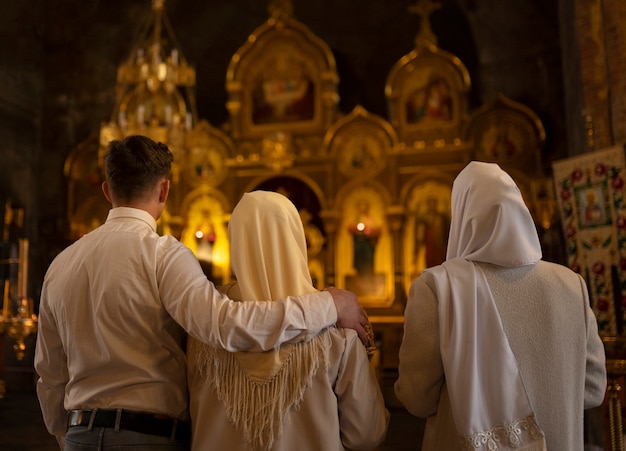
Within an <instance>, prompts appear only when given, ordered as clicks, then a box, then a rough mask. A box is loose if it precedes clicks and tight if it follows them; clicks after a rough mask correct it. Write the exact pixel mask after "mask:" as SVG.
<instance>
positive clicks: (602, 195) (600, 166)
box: [552, 146, 626, 335]
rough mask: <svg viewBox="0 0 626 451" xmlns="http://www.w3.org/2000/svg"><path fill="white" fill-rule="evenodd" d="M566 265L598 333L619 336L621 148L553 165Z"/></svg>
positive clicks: (623, 273) (625, 255)
mask: <svg viewBox="0 0 626 451" xmlns="http://www.w3.org/2000/svg"><path fill="white" fill-rule="evenodd" d="M552 167H553V170H554V183H555V189H556V194H557V199H558V205H559V210H560V213H561V219H562V224H563V232H564V237H565V243H566V247H567V249H566V251H567V259H568V265H569V267H570V268H571V269H572V270H574V271H576V272H578V273H579V274H580V275H582V276H583V278H584V279H585V281H586V282H587V285H588V289H589V300H590V302H591V307H592V309H593V311H594V313H595V315H596V318H597V319H598V329H599V332H600V334H602V335H621V333H622V331H623V325H624V312H625V311H626V203H625V201H624V195H625V191H626V190H625V187H624V177H625V175H624V172H625V167H626V162H625V157H624V148H623V147H621V146H617V147H611V148H607V149H603V150H598V151H595V152H591V153H587V154H584V155H581V156H576V157H572V158H567V159H565V160H560V161H556V162H554V163H553V164H552Z"/></svg>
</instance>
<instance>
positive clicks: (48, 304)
mask: <svg viewBox="0 0 626 451" xmlns="http://www.w3.org/2000/svg"><path fill="white" fill-rule="evenodd" d="M172 161H173V157H172V154H171V152H170V151H169V149H168V148H167V146H165V145H163V144H161V143H155V142H154V141H152V140H151V139H149V138H147V137H144V136H130V137H127V138H125V139H124V140H122V141H112V142H111V143H110V144H109V147H108V151H107V155H106V157H105V172H106V181H105V182H104V183H103V185H102V188H103V191H104V195H105V196H106V198H107V199H108V200H109V202H111V205H112V209H111V211H110V212H109V215H108V217H107V220H106V222H105V223H104V224H103V225H102V226H100V227H99V228H97V229H96V230H94V231H93V232H91V233H89V234H87V235H85V236H84V237H82V238H81V239H80V240H78V241H77V242H75V243H74V244H72V245H71V246H69V247H68V248H67V249H65V250H64V251H63V252H61V253H60V254H59V255H58V256H57V257H56V258H55V260H54V261H53V262H52V264H51V265H50V267H49V269H48V271H47V273H46V276H45V279H44V283H43V288H42V293H41V302H40V310H39V333H38V336H37V346H36V352H35V369H36V371H37V373H38V375H39V380H38V383H37V394H38V396H39V400H40V404H41V408H42V412H43V417H44V421H45V423H46V427H47V428H48V430H49V432H50V433H51V434H53V435H55V436H56V438H57V440H58V442H59V444H60V446H61V447H64V449H65V450H66V451H68V450H77V449H81V450H85V449H106V448H109V447H115V449H118V450H120V449H125V448H123V447H124V446H128V447H132V449H133V450H135V451H140V450H155V449H168V450H172V449H180V450H183V449H188V447H189V431H190V428H189V423H188V419H189V414H188V394H187V385H186V381H185V380H186V370H185V363H186V362H185V354H184V346H183V344H184V340H185V337H186V333H185V332H187V333H189V335H191V336H192V337H194V338H196V339H198V340H200V341H202V342H204V343H206V344H209V345H211V346H214V347H218V348H224V349H227V350H229V351H242V350H252V351H259V350H268V349H271V348H272V347H274V346H276V345H278V344H280V343H282V342H287V341H300V340H307V339H309V338H311V337H312V336H314V335H315V334H316V333H317V332H318V331H319V330H321V329H323V328H325V327H327V326H330V325H332V324H333V323H335V322H337V324H338V325H340V326H343V327H350V328H353V329H355V330H357V332H358V334H359V337H360V338H361V339H362V340H365V339H367V332H366V331H365V329H364V326H365V325H366V324H367V318H366V316H365V314H364V312H363V311H362V309H361V307H360V306H359V305H358V302H357V301H356V296H354V295H353V294H352V293H349V292H346V291H343V290H338V289H329V290H328V291H327V292H325V293H319V294H315V295H310V296H300V297H291V298H286V299H284V300H282V301H280V302H259V303H256V302H234V301H231V300H230V299H228V298H227V297H226V296H223V295H221V294H219V293H218V292H217V290H216V289H215V286H214V285H213V284H212V283H211V282H209V281H208V279H207V278H206V276H205V275H204V273H203V271H202V269H201V267H200V264H199V263H198V260H197V259H196V257H195V256H194V255H193V253H192V252H191V251H190V250H189V249H188V248H186V247H185V246H183V245H182V244H181V243H180V242H179V241H178V240H176V239H174V238H173V237H171V236H159V235H158V234H157V233H156V220H157V219H158V218H159V217H160V215H161V213H162V212H163V209H164V207H165V202H166V200H167V197H168V193H169V189H170V181H169V180H168V176H169V172H170V168H171V163H172ZM332 301H334V303H333V302H332ZM252 325H254V327H252ZM66 431H67V432H66Z"/></svg>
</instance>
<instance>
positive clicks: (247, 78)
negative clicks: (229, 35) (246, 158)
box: [226, 2, 339, 139]
mask: <svg viewBox="0 0 626 451" xmlns="http://www.w3.org/2000/svg"><path fill="white" fill-rule="evenodd" d="M287 5H288V3H280V2H279V3H276V2H274V3H273V8H274V10H273V12H272V13H271V15H272V16H271V17H270V18H268V20H267V21H266V22H265V23H263V24H262V25H260V26H259V27H257V28H256V29H255V30H254V31H253V32H252V33H251V34H250V35H249V36H248V39H246V41H245V43H244V44H243V45H242V46H241V47H240V48H239V49H238V50H237V52H236V53H235V54H234V55H233V56H232V58H231V61H230V64H229V66H228V70H227V72H226V89H227V91H228V101H227V102H226V108H227V109H228V111H229V114H230V130H232V133H233V135H235V136H237V138H239V139H263V138H264V137H265V136H267V134H268V133H271V132H274V131H277V130H280V131H283V132H287V133H293V134H294V135H295V134H302V133H304V134H319V135H322V134H323V133H324V132H325V131H326V129H327V128H328V126H329V125H330V124H332V123H333V121H334V120H335V118H336V116H337V114H338V103H339V96H338V95H337V92H338V89H337V87H338V82H339V77H338V75H337V68H336V63H335V58H334V55H333V52H332V50H331V49H330V47H329V46H328V45H327V44H326V43H325V42H324V41H323V40H322V39H320V38H319V37H318V36H316V35H315V34H314V33H313V32H312V31H311V30H310V29H309V28H308V27H307V26H306V25H305V24H303V23H302V22H299V21H298V20H296V19H295V18H294V17H293V14H292V13H293V11H292V8H291V6H289V7H286V6H287Z"/></svg>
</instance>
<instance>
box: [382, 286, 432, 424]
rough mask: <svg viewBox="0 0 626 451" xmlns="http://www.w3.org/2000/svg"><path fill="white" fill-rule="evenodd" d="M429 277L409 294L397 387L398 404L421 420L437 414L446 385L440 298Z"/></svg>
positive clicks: (413, 287)
mask: <svg viewBox="0 0 626 451" xmlns="http://www.w3.org/2000/svg"><path fill="white" fill-rule="evenodd" d="M426 277H428V275H427V274H424V275H422V276H420V277H419V278H417V279H416V280H415V281H414V282H413V284H412V285H411V289H410V290H409V297H408V299H407V304H406V307H405V311H404V336H403V338H402V343H401V345H400V351H399V355H398V357H399V364H398V380H397V381H396V383H395V385H394V392H395V394H396V396H397V398H398V400H399V401H400V402H401V403H402V404H403V405H404V407H405V408H406V409H407V410H408V411H409V412H410V413H411V414H413V415H415V416H417V417H421V418H426V417H429V416H431V415H433V414H435V413H436V412H437V406H438V405H439V396H440V392H441V387H442V385H443V383H444V372H443V363H442V361H441V353H440V350H439V314H438V304H437V298H436V296H435V293H434V292H433V290H432V289H431V288H430V287H429V286H428V284H427V283H426V281H425V278H426Z"/></svg>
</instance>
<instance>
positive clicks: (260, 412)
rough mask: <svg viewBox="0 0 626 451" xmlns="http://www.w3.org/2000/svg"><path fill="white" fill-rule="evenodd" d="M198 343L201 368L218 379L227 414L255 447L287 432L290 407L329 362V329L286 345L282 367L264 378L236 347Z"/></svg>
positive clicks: (215, 385) (213, 381)
mask: <svg viewBox="0 0 626 451" xmlns="http://www.w3.org/2000/svg"><path fill="white" fill-rule="evenodd" d="M196 346H200V349H197V351H198V370H199V372H200V374H202V375H203V376H204V377H206V379H207V382H209V383H211V384H212V385H213V388H214V390H215V392H216V395H217V398H218V399H219V400H220V401H221V402H222V403H223V404H224V405H225V407H226V412H227V415H228V418H229V419H230V421H231V422H232V423H233V424H234V425H235V427H236V428H237V429H238V430H240V431H242V432H243V437H244V440H245V441H246V442H247V443H249V444H250V445H251V446H252V448H253V449H254V450H269V449H270V448H271V447H272V445H273V443H274V441H275V440H276V438H277V437H278V436H279V435H280V434H281V432H282V429H283V422H284V420H285V417H286V415H287V412H288V411H289V410H290V409H291V408H292V407H293V408H296V409H297V408H298V407H299V406H300V402H301V401H302V398H303V397H304V392H305V390H306V389H307V388H308V387H310V386H311V384H312V382H313V376H314V375H315V373H316V372H317V370H318V369H319V367H320V363H322V364H323V367H324V369H325V370H326V369H328V367H329V365H330V363H329V358H328V352H329V348H330V346H331V340H330V334H329V332H328V331H324V332H322V333H320V334H318V335H317V336H316V337H315V338H313V339H312V340H310V341H308V342H306V343H297V344H293V345H283V346H289V347H290V348H291V349H290V352H289V355H288V356H287V358H286V359H285V362H284V363H283V364H282V366H281V368H280V369H279V370H278V372H277V373H276V374H275V375H274V376H268V378H267V380H264V381H258V380H255V379H252V378H250V377H249V376H247V375H246V373H245V370H244V369H243V368H242V367H241V365H240V364H239V362H238V360H237V358H236V355H235V353H230V352H227V351H224V350H222V349H215V348H212V347H210V346H206V345H202V344H200V343H198V342H195V341H194V343H193V347H194V348H195V347H196Z"/></svg>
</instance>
